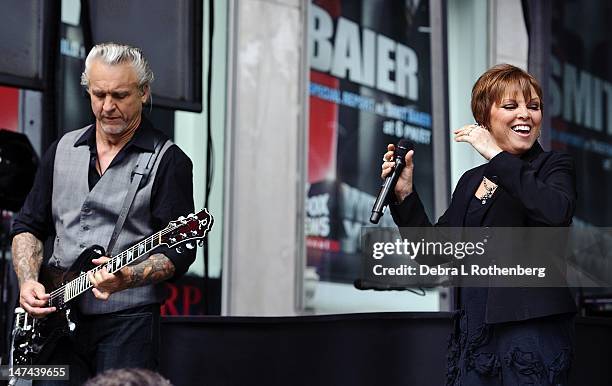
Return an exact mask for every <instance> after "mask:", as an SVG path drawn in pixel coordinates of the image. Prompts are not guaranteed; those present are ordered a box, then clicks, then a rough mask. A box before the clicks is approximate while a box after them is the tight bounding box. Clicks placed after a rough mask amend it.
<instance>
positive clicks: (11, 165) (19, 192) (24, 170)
mask: <svg viewBox="0 0 612 386" xmlns="http://www.w3.org/2000/svg"><path fill="white" fill-rule="evenodd" d="M37 168H38V156H37V155H36V152H35V151H34V148H33V147H32V144H31V143H30V141H29V140H28V137H26V136H25V135H24V134H21V133H15V132H13V131H9V130H4V129H0V209H6V210H10V211H13V212H17V211H19V209H21V206H22V205H23V202H24V201H25V199H26V196H27V195H28V193H29V192H30V189H32V184H33V183H34V175H35V174H36V169H37Z"/></svg>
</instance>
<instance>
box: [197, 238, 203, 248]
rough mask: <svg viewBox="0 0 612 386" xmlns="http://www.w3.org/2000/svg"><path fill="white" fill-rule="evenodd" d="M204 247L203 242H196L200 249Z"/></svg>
mask: <svg viewBox="0 0 612 386" xmlns="http://www.w3.org/2000/svg"><path fill="white" fill-rule="evenodd" d="M203 246H204V240H198V247H200V248H202V247H203Z"/></svg>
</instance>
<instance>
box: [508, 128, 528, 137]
mask: <svg viewBox="0 0 612 386" xmlns="http://www.w3.org/2000/svg"><path fill="white" fill-rule="evenodd" d="M512 131H514V132H515V133H517V134H518V135H520V136H522V137H526V136H529V133H531V126H529V125H515V126H512Z"/></svg>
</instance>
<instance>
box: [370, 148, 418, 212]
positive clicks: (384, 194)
mask: <svg viewBox="0 0 612 386" xmlns="http://www.w3.org/2000/svg"><path fill="white" fill-rule="evenodd" d="M412 149H414V145H413V144H412V142H410V141H409V140H407V139H401V140H400V141H399V142H398V144H397V145H396V146H395V151H394V152H393V158H394V160H395V166H394V167H393V170H392V171H391V174H389V175H388V176H387V178H385V182H384V183H383V184H382V186H381V187H380V192H378V197H376V202H374V206H373V207H372V216H370V222H371V223H372V224H378V221H380V218H381V217H382V215H383V213H384V211H385V206H387V204H388V201H389V198H391V197H393V194H394V193H393V190H394V189H395V184H397V180H398V179H399V176H400V174H402V170H404V166H406V160H405V157H406V153H408V151H410V150H412Z"/></svg>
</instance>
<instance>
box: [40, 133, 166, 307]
mask: <svg viewBox="0 0 612 386" xmlns="http://www.w3.org/2000/svg"><path fill="white" fill-rule="evenodd" d="M87 129H88V127H85V128H83V129H80V130H75V131H72V132H69V133H67V134H66V135H64V136H63V137H62V138H61V139H60V140H59V142H58V145H57V151H56V153H55V163H54V167H53V195H52V214H53V221H54V224H55V231H56V234H57V235H56V237H55V242H54V245H53V255H52V257H51V259H50V260H49V264H53V265H56V266H60V267H63V268H69V267H70V266H71V265H72V264H73V263H74V262H75V260H76V259H77V257H78V256H79V255H80V254H81V252H83V250H84V249H86V248H88V247H90V246H91V245H94V244H98V245H101V246H102V247H104V248H106V247H107V246H108V244H109V241H110V238H111V234H112V232H113V229H114V227H115V223H116V222H117V218H118V217H119V211H120V210H121V205H122V203H123V200H124V199H125V195H126V193H127V190H128V188H129V186H130V183H131V176H132V172H133V171H134V169H135V168H136V163H137V160H138V155H139V153H138V152H134V153H131V154H129V155H127V156H126V157H125V158H124V159H123V160H122V161H121V162H120V163H119V164H116V165H113V167H112V168H108V169H107V170H106V171H105V172H104V175H102V177H101V178H100V181H98V183H97V184H96V186H94V188H93V189H92V190H91V191H89V182H88V173H89V160H90V152H89V146H88V145H86V144H84V145H82V146H77V147H75V146H74V144H75V142H76V141H77V140H78V139H79V138H80V137H81V135H83V133H84V132H85V131H86V130H87ZM171 145H172V142H171V141H167V142H166V143H165V144H164V145H163V146H158V149H156V151H157V152H159V155H158V156H157V159H156V162H155V164H154V165H153V168H152V170H151V174H150V176H149V178H148V180H147V181H146V183H145V181H142V182H141V186H140V188H139V190H138V192H137V193H136V197H135V198H134V202H133V204H132V207H131V209H130V212H129V215H128V217H127V219H126V220H125V224H124V226H123V230H122V231H121V234H120V235H119V237H118V239H117V242H116V243H115V247H114V248H113V251H107V252H106V254H107V255H109V254H110V255H113V256H114V255H116V254H118V253H120V252H122V251H124V250H125V249H127V248H128V247H130V246H132V245H133V244H135V243H136V242H138V241H140V240H141V239H144V238H145V237H147V236H149V235H151V234H152V233H154V232H155V231H157V229H153V227H152V225H151V222H152V219H151V212H150V209H149V206H150V202H151V189H152V187H153V181H154V180H155V174H156V173H157V168H158V166H159V162H160V161H161V159H162V156H163V154H164V153H165V152H166V150H167V149H168V148H169V147H170V146H171ZM160 147H161V149H159V148H160ZM153 253H155V251H153ZM139 261H141V260H139ZM161 292H162V291H161V288H160V287H159V285H157V286H153V285H148V286H144V287H137V288H130V289H127V290H125V291H121V292H116V293H114V294H112V295H111V296H110V298H109V299H108V300H106V301H104V300H98V299H96V298H95V297H94V296H93V293H92V291H91V290H89V291H87V292H86V293H84V294H82V295H81V296H80V297H79V299H78V304H79V308H80V310H81V312H83V313H85V314H103V313H108V312H115V311H120V310H124V309H127V308H131V307H136V306H141V305H146V304H151V303H156V302H160V301H161V300H162V296H161Z"/></svg>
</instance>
